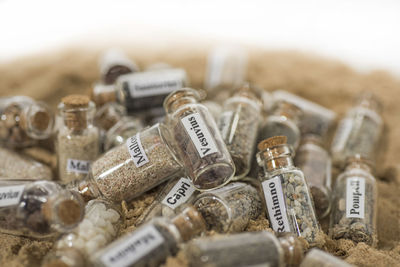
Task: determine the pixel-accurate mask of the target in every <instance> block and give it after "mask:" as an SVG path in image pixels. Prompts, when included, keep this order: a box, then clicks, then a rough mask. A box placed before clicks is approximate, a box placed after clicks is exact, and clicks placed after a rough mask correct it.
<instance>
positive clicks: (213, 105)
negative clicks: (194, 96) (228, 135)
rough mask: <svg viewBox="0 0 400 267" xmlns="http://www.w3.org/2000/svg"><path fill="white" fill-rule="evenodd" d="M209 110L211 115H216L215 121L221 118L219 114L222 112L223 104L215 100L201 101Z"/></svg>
mask: <svg viewBox="0 0 400 267" xmlns="http://www.w3.org/2000/svg"><path fill="white" fill-rule="evenodd" d="M201 103H202V104H203V105H204V106H205V107H206V108H208V110H209V111H210V113H211V115H212V116H213V117H214V120H215V121H218V120H219V116H221V113H222V106H221V105H220V104H218V103H217V102H215V101H212V100H206V101H202V102H201Z"/></svg>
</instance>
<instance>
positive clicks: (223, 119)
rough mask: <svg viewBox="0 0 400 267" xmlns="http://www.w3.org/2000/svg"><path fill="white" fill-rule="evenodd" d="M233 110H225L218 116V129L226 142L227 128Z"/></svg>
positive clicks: (229, 124)
mask: <svg viewBox="0 0 400 267" xmlns="http://www.w3.org/2000/svg"><path fill="white" fill-rule="evenodd" d="M232 116H233V112H232V111H225V112H224V113H222V115H221V116H220V118H219V125H218V126H219V127H218V128H219V131H220V132H221V136H222V139H224V141H225V142H226V140H227V139H228V134H229V128H230V126H231V121H232Z"/></svg>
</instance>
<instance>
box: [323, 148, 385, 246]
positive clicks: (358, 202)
mask: <svg viewBox="0 0 400 267" xmlns="http://www.w3.org/2000/svg"><path fill="white" fill-rule="evenodd" d="M371 172H372V170H371V167H370V166H369V165H368V161H366V160H365V159H363V158H361V157H359V156H357V157H352V158H349V159H348V163H347V166H346V169H345V170H344V172H343V173H342V174H340V175H339V177H338V178H337V180H336V184H335V187H334V191H333V195H334V200H333V207H332V208H333V209H332V217H331V227H330V235H331V237H332V238H333V239H339V238H346V239H351V240H353V241H354V242H364V243H366V244H368V245H372V246H375V245H376V244H377V229H376V216H377V215H376V214H377V197H378V192H377V185H376V181H375V177H374V176H373V175H372V173H371Z"/></svg>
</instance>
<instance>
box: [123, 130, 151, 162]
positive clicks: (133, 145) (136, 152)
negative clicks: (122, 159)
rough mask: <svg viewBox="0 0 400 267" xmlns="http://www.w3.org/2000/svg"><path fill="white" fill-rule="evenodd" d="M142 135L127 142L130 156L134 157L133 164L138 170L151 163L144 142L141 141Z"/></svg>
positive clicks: (135, 136)
mask: <svg viewBox="0 0 400 267" xmlns="http://www.w3.org/2000/svg"><path fill="white" fill-rule="evenodd" d="M139 134H140V133H137V134H136V135H134V136H132V137H131V138H129V139H128V140H126V146H127V147H128V151H129V154H130V155H131V157H132V160H133V163H135V166H136V167H137V168H139V167H142V166H143V165H145V164H147V163H149V159H148V158H147V155H146V152H145V151H144V149H143V146H142V142H141V141H140V135H139Z"/></svg>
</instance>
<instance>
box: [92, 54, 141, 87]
mask: <svg viewBox="0 0 400 267" xmlns="http://www.w3.org/2000/svg"><path fill="white" fill-rule="evenodd" d="M99 65H100V74H101V79H102V81H103V83H104V84H107V85H108V84H113V83H115V81H116V80H117V78H118V77H119V76H121V75H124V74H128V73H132V72H137V71H138V70H139V68H138V66H137V65H136V64H135V63H134V62H133V61H132V60H130V59H129V58H128V57H127V56H126V55H125V54H124V53H123V52H122V51H120V50H118V49H109V50H107V51H106V52H105V53H104V54H103V55H102V57H101V59H100V62H99Z"/></svg>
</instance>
